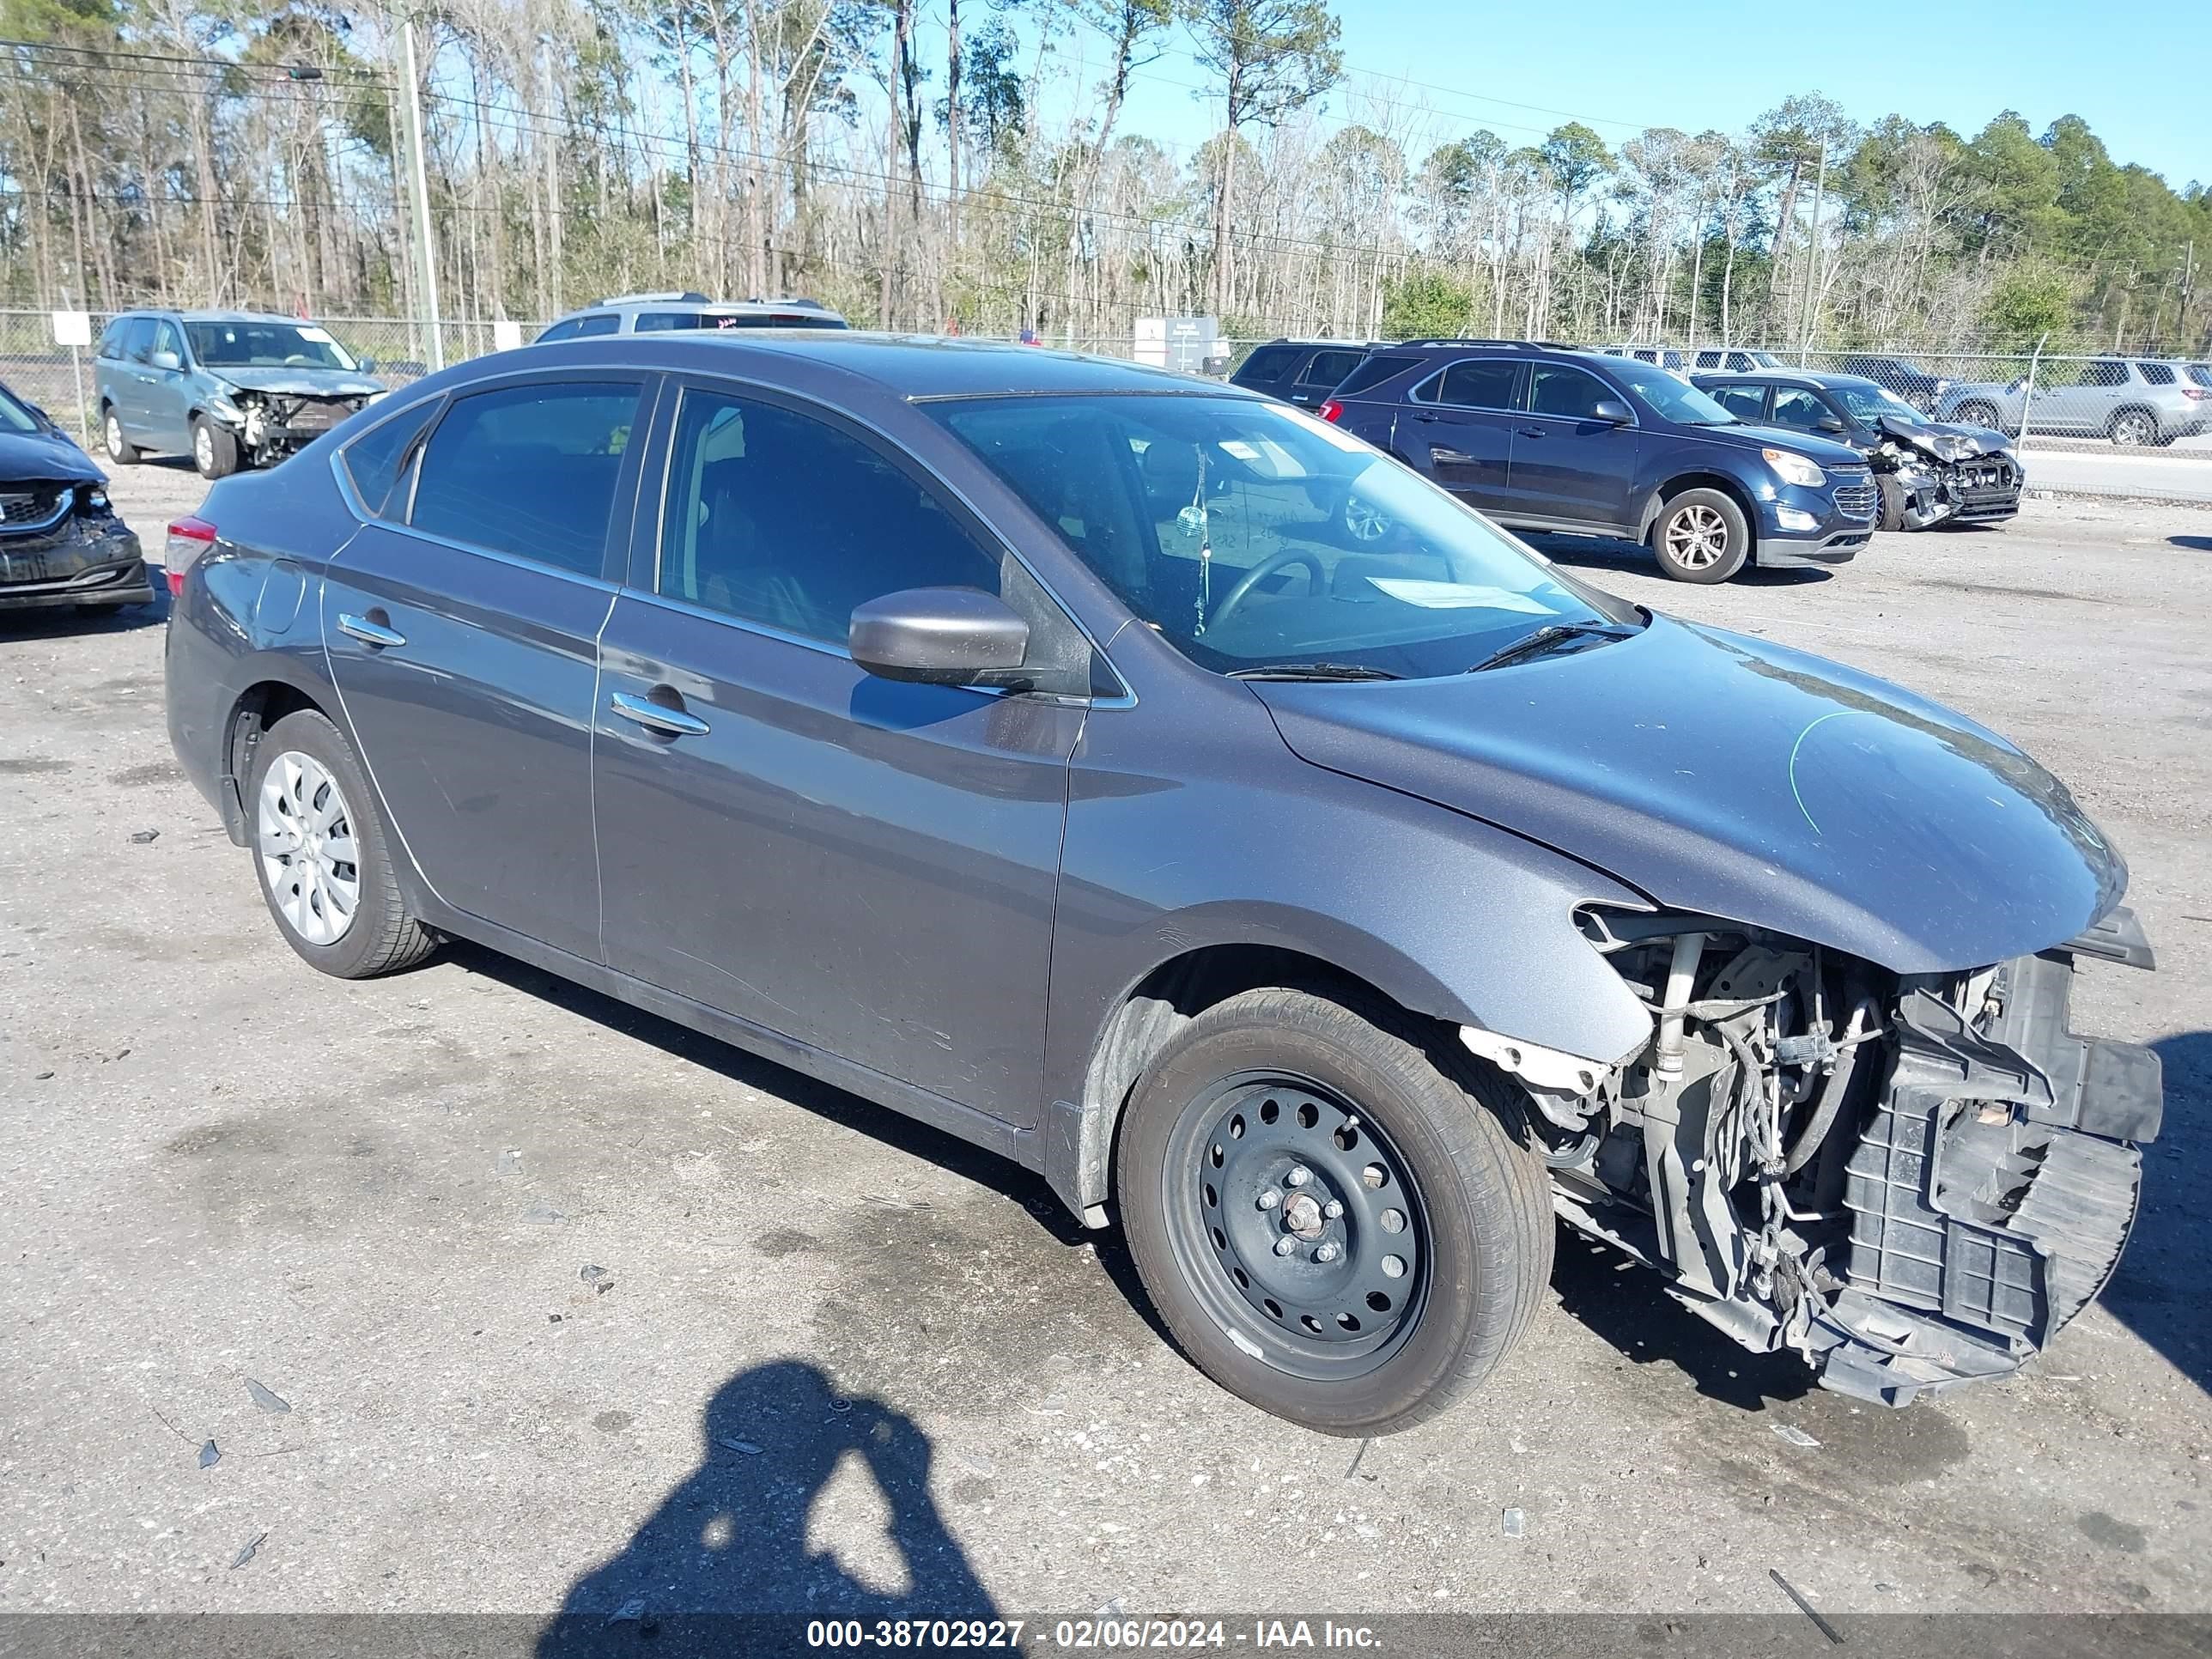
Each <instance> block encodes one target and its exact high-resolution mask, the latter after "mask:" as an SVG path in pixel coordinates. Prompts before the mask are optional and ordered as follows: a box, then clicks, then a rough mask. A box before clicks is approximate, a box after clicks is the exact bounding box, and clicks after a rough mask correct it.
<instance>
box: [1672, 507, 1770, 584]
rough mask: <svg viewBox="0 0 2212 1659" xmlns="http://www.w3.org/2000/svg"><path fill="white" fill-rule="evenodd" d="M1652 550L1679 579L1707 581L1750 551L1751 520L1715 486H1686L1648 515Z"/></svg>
mask: <svg viewBox="0 0 2212 1659" xmlns="http://www.w3.org/2000/svg"><path fill="white" fill-rule="evenodd" d="M1651 550H1652V552H1653V553H1655V554H1656V555H1657V556H1658V559H1659V568H1660V569H1662V570H1663V571H1665V572H1666V573H1667V574H1668V575H1669V576H1672V577H1673V578H1674V580H1676V581H1678V582H1695V583H1697V584H1698V585H1699V586H1713V585H1715V584H1717V583H1719V582H1724V581H1726V580H1728V579H1729V577H1731V576H1733V575H1735V573H1736V572H1737V571H1739V570H1741V569H1742V568H1743V567H1744V564H1745V562H1747V561H1748V560H1749V559H1750V557H1751V526H1750V524H1749V523H1748V522H1747V520H1745V518H1744V516H1743V509H1742V508H1741V507H1738V506H1737V505H1736V504H1735V499H1734V498H1733V497H1731V496H1728V495H1723V494H1722V493H1721V492H1720V491H1719V490H1717V489H1686V490H1684V491H1683V492H1682V493H1681V494H1680V495H1677V496H1675V497H1674V499H1673V500H1672V501H1668V503H1667V504H1666V506H1664V507H1661V508H1660V509H1659V516H1658V517H1657V518H1656V519H1654V520H1652V521H1651Z"/></svg>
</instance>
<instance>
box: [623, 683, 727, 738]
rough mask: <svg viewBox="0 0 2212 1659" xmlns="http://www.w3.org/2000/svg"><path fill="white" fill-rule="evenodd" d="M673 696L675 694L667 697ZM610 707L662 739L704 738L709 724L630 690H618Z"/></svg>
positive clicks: (625, 718)
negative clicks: (632, 693) (658, 734)
mask: <svg viewBox="0 0 2212 1659" xmlns="http://www.w3.org/2000/svg"><path fill="white" fill-rule="evenodd" d="M668 695H669V696H675V695H676V694H675V693H674V692H673V691H671V692H669V694H668ZM607 706H608V707H609V708H611V709H613V710H614V711H615V713H616V714H620V715H621V716H622V717H623V719H624V720H635V721H636V722H637V723H638V724H639V725H640V726H644V727H645V728H646V729H647V730H648V731H653V732H659V733H660V734H661V735H662V736H663V737H670V738H703V737H705V736H706V735H707V731H708V726H707V722H706V721H704V720H701V719H700V718H699V717H698V716H697V715H696V714H686V713H685V712H684V710H683V709H682V708H671V707H670V706H669V705H668V704H666V703H661V702H653V699H652V698H650V697H634V696H631V695H630V694H629V692H627V691H617V692H616V693H615V694H614V696H612V697H611V698H610V699H609V700H608V702H607Z"/></svg>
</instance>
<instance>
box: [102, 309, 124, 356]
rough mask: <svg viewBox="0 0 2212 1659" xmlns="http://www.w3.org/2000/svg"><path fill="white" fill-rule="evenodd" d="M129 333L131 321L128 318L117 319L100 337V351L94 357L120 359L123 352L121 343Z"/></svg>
mask: <svg viewBox="0 0 2212 1659" xmlns="http://www.w3.org/2000/svg"><path fill="white" fill-rule="evenodd" d="M130 332H131V319H129V318H128V317H118V318H117V319H115V320H114V321H113V322H112V323H110V324H109V325H107V328H106V331H105V332H104V333H102V334H101V335H100V349H99V351H98V353H97V354H96V355H98V356H102V357H120V356H122V355H123V350H124V346H123V342H124V340H125V337H127V336H128V335H129V334H130Z"/></svg>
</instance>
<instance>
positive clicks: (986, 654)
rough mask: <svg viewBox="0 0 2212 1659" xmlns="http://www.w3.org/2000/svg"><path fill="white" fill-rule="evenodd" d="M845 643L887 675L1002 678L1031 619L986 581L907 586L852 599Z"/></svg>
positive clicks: (959, 681) (926, 679) (965, 681)
mask: <svg viewBox="0 0 2212 1659" xmlns="http://www.w3.org/2000/svg"><path fill="white" fill-rule="evenodd" d="M846 643H847V648H848V650H849V651H851V653H852V654H853V660H854V662H856V663H858V664H860V666H861V667H863V668H865V669H866V670H867V671H868V672H870V673H871V674H874V675H877V676H878V677H880V678H884V679H887V680H912V681H919V682H921V683H922V684H929V685H981V684H987V683H988V684H1004V683H1005V676H1006V675H1007V674H1008V673H1009V672H1010V671H1012V670H1015V669H1018V668H1019V667H1020V666H1021V665H1022V659H1024V657H1025V656H1027V655H1028V653H1029V647H1030V625H1029V624H1028V623H1025V622H1024V621H1023V620H1022V619H1021V618H1020V617H1018V616H1016V615H1015V614H1014V612H1013V611H1012V608H1011V607H1010V606H1008V605H1007V604H1006V601H1005V600H1003V599H1000V598H999V597H998V596H997V595H996V594H994V593H986V592H983V591H982V590H981V588H975V587H909V588H906V589H904V590H902V592H896V593H886V594H884V596H883V598H881V599H870V600H869V601H868V602H867V603H866V605H857V606H855V607H854V611H853V620H852V623H851V626H850V627H849V629H848V630H847V634H846Z"/></svg>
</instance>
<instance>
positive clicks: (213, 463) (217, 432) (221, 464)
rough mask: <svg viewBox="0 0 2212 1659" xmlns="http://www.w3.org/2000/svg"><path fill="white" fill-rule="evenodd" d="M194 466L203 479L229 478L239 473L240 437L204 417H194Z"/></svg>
mask: <svg viewBox="0 0 2212 1659" xmlns="http://www.w3.org/2000/svg"><path fill="white" fill-rule="evenodd" d="M192 465H194V466H196V467H197V468H198V469H199V471H200V477H203V478H228V477H229V476H230V475H231V474H232V473H234V472H235V471H238V436H237V435H236V434H235V433H234V432H232V431H231V429H230V428H228V427H225V426H217V425H216V423H215V422H213V421H210V419H208V417H207V416H204V415H195V416H192Z"/></svg>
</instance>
